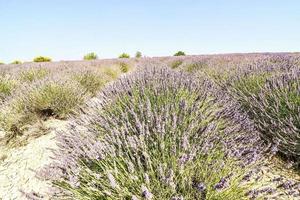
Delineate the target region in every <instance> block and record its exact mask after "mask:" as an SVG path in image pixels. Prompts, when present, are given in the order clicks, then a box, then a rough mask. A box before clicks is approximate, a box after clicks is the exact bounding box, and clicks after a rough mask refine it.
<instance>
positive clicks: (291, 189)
mask: <svg viewBox="0 0 300 200" xmlns="http://www.w3.org/2000/svg"><path fill="white" fill-rule="evenodd" d="M124 57H126V56H124ZM0 75H1V76H0V110H1V112H0V199H3V200H9V199H78V200H96V199H99V200H102V199H103V200H106V199H108V200H117V199H120V200H121V199H122V200H123V199H124V200H194V199H196V200H243V199H245V200H247V199H270V200H271V199H283V200H289V199H300V54H298V53H253V54H224V55H201V56H172V57H140V58H118V59H106V60H105V59H103V60H101V59H95V60H91V61H61V62H38V63H34V62H33V63H24V64H3V65H0Z"/></svg>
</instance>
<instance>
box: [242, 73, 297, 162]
mask: <svg viewBox="0 0 300 200" xmlns="http://www.w3.org/2000/svg"><path fill="white" fill-rule="evenodd" d="M255 80H256V84H257V85H256V86H257V87H255V90H251V88H250V87H249V84H247V86H248V87H246V86H245V85H244V86H245V87H244V88H237V91H236V93H237V94H239V99H240V101H241V102H242V104H243V105H245V106H243V108H244V109H245V110H246V112H248V114H249V116H250V118H251V119H252V120H253V121H254V124H255V126H256V127H257V129H258V130H259V131H260V132H261V135H262V137H263V138H264V139H266V140H267V141H269V142H272V143H276V144H278V148H279V152H280V153H282V154H284V155H286V156H288V157H292V158H295V159H296V160H298V161H299V155H300V148H299V145H300V135H299V129H300V124H299V122H300V118H299V111H300V110H299V108H300V87H299V86H300V79H299V71H293V72H290V73H285V74H283V75H279V76H275V77H269V78H264V81H263V83H261V82H260V80H261V79H260V78H256V79H255Z"/></svg>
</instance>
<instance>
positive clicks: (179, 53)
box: [174, 51, 185, 56]
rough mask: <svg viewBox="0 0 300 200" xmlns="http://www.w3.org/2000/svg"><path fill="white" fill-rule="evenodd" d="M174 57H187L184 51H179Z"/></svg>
mask: <svg viewBox="0 0 300 200" xmlns="http://www.w3.org/2000/svg"><path fill="white" fill-rule="evenodd" d="M174 56H185V53H184V52H183V51H178V52H176V53H175V54H174Z"/></svg>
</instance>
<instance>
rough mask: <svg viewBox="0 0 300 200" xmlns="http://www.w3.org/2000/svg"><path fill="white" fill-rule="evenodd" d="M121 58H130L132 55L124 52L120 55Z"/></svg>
mask: <svg viewBox="0 0 300 200" xmlns="http://www.w3.org/2000/svg"><path fill="white" fill-rule="evenodd" d="M119 58H130V55H129V54H127V53H122V54H121V55H119Z"/></svg>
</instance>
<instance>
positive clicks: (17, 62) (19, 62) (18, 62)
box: [11, 60, 22, 65]
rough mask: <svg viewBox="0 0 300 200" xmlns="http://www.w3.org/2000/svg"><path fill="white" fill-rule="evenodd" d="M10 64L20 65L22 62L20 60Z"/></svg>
mask: <svg viewBox="0 0 300 200" xmlns="http://www.w3.org/2000/svg"><path fill="white" fill-rule="evenodd" d="M11 64H16V65H17V64H22V61H20V60H14V61H13V62H11Z"/></svg>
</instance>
